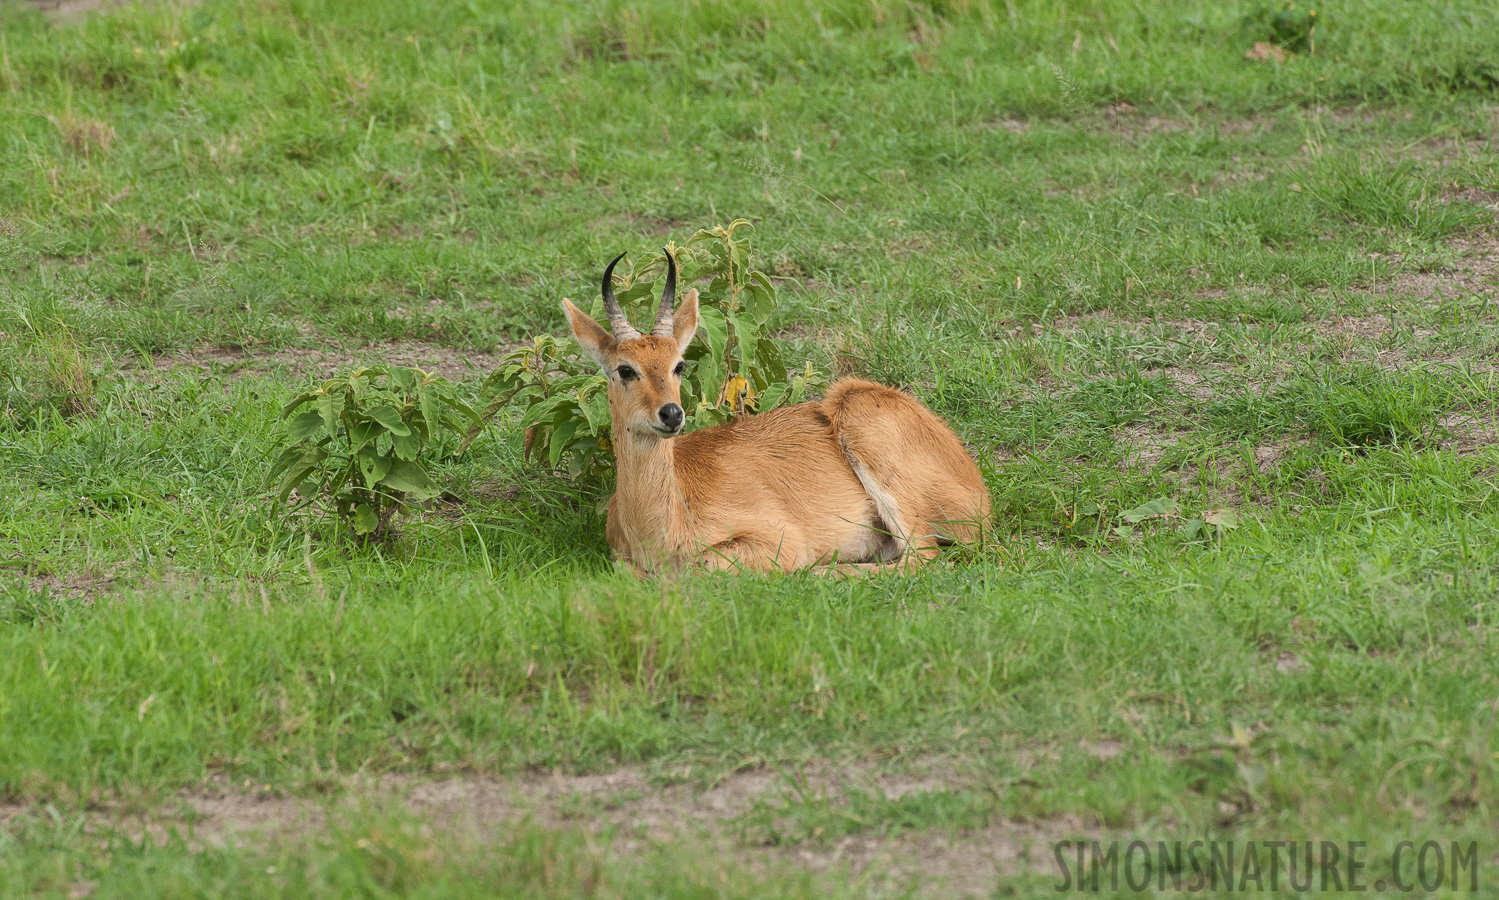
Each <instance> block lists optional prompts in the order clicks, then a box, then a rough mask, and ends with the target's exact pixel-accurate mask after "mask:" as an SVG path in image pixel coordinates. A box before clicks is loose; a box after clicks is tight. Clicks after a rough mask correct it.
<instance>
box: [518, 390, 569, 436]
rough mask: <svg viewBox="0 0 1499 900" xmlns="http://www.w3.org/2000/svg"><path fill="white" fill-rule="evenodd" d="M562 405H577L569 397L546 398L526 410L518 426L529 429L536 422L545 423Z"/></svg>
mask: <svg viewBox="0 0 1499 900" xmlns="http://www.w3.org/2000/svg"><path fill="white" fill-rule="evenodd" d="M562 404H568V405H570V406H576V405H577V404H576V403H575V401H574V400H573V398H571V397H559V396H555V395H554V396H551V397H548V398H546V399H545V400H542V401H541V402H540V403H536V404H534V405H533V406H532V407H531V408H530V409H528V410H526V415H525V417H524V418H522V419H521V422H520V426H521V427H522V428H530V427H531V426H532V425H535V424H537V423H538V422H545V421H546V420H548V419H550V418H551V417H552V414H553V413H555V412H556V411H557V407H558V406H561V405H562Z"/></svg>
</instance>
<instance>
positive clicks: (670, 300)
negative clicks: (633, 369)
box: [651, 247, 677, 337]
mask: <svg viewBox="0 0 1499 900" xmlns="http://www.w3.org/2000/svg"><path fill="white" fill-rule="evenodd" d="M661 252H662V253H665V254H666V290H665V291H662V292H661V309H660V310H658V311H657V312H656V324H655V326H654V327H653V328H651V334H659V335H661V336H662V337H671V336H672V334H671V315H672V312H673V311H674V310H675V309H676V307H677V261H676V260H675V259H673V258H672V255H671V251H670V250H668V249H667V248H665V247H662V248H661Z"/></svg>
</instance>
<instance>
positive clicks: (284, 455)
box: [265, 444, 307, 487]
mask: <svg viewBox="0 0 1499 900" xmlns="http://www.w3.org/2000/svg"><path fill="white" fill-rule="evenodd" d="M306 452H307V448H306V447H305V446H303V445H301V444H292V445H291V446H290V447H287V448H286V449H285V450H282V451H281V455H280V456H278V457H276V461H275V462H274V463H272V464H271V471H270V472H268V473H266V476H265V486H266V487H270V486H271V485H272V484H275V483H276V480H277V478H278V477H279V476H280V475H281V473H282V472H285V471H286V469H287V467H288V466H290V465H291V464H292V463H294V462H296V461H297V460H299V459H301V458H302V455H303V454H304V453H306Z"/></svg>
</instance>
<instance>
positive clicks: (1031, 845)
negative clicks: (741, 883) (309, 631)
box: [0, 740, 1123, 897]
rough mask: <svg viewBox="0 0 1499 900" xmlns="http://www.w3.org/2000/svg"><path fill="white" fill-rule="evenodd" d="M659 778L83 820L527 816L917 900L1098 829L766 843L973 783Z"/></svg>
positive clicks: (412, 781) (214, 795)
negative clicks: (809, 821)
mask: <svg viewBox="0 0 1499 900" xmlns="http://www.w3.org/2000/svg"><path fill="white" fill-rule="evenodd" d="M1080 746H1081V749H1082V750H1083V751H1084V752H1087V753H1089V754H1092V755H1094V756H1096V757H1098V758H1099V759H1110V758H1113V757H1115V756H1118V755H1119V754H1120V753H1122V752H1123V746H1122V745H1121V744H1120V743H1119V742H1117V741H1113V740H1102V741H1098V742H1090V743H1087V744H1084V745H1080ZM1055 755H1056V753H1055V751H1047V752H1037V753H1026V752H1021V753H1019V754H1017V756H1016V760H1017V762H1019V763H1020V764H1021V766H1022V768H1028V767H1029V766H1030V765H1031V764H1033V763H1034V762H1035V761H1036V760H1039V759H1043V758H1052V757H1054V756H1055ZM678 774H679V775H683V774H685V773H678ZM666 781H667V782H668V783H663V779H662V778H661V777H660V776H659V775H657V776H656V777H652V775H651V773H650V772H649V771H648V770H647V769H646V768H644V767H639V766H627V767H623V768H620V769H617V770H615V771H613V772H609V773H604V774H594V775H565V774H561V773H554V772H533V773H528V774H524V775H517V776H512V777H487V776H472V775H465V776H461V777H453V778H441V777H439V778H431V777H417V776H408V775H387V776H383V777H379V778H369V777H357V776H356V777H351V778H348V779H344V780H343V781H342V782H340V785H339V788H338V789H337V791H336V792H335V793H334V794H332V795H329V796H321V797H311V798H309V797H295V796H288V795H285V794H281V793H278V792H276V791H274V790H271V789H270V788H268V787H266V786H260V785H256V784H255V783H253V782H248V781H247V782H243V783H232V782H230V781H229V780H228V779H227V778H225V777H223V776H217V777H215V778H213V779H211V780H209V781H207V782H205V783H203V784H201V785H198V786H196V787H192V788H188V789H184V790H183V791H181V792H179V794H178V795H177V796H176V798H175V802H171V801H169V802H167V803H165V804H162V805H160V806H157V807H155V808H154V809H151V810H150V811H149V812H142V811H140V810H139V809H136V808H131V807H130V806H128V805H127V804H123V803H120V804H104V805H102V806H101V808H100V809H99V810H98V811H97V812H95V813H93V814H92V817H93V820H94V821H93V822H92V823H91V827H93V828H94V829H95V830H104V829H109V828H113V829H118V830H120V831H122V832H124V833H125V834H128V835H130V836H131V837H132V838H133V839H136V840H139V839H140V838H142V837H144V836H147V835H149V836H151V837H153V838H155V839H158V840H162V839H165V838H166V837H167V836H168V835H169V834H170V833H171V832H173V831H175V832H176V833H179V834H184V835H186V836H188V838H189V841H190V842H191V843H192V844H195V845H196V846H199V847H209V846H226V845H231V844H233V845H245V844H251V845H255V844H276V843H285V842H296V841H299V840H306V839H308V838H309V837H311V836H313V835H318V834H323V833H326V829H327V827H328V825H329V824H330V822H331V821H337V820H338V818H339V817H340V816H341V815H344V814H347V813H350V812H354V811H359V810H371V809H381V810H389V811H393V812H396V813H405V814H408V815H411V816H415V817H418V818H419V819H420V820H422V821H424V822H426V823H429V824H428V825H427V827H429V828H433V829H437V830H440V831H442V832H444V833H451V834H452V835H453V836H454V839H455V840H469V841H476V842H479V843H480V844H482V843H484V842H486V841H492V840H494V839H496V838H498V837H500V836H502V835H503V834H504V833H505V831H506V828H507V826H512V825H514V824H515V823H518V822H521V821H529V822H530V823H532V824H535V825H539V826H542V827H545V828H555V829H563V828H580V829H583V830H585V831H587V832H589V833H591V834H594V835H605V834H608V835H611V836H612V838H611V840H609V841H606V842H602V845H603V846H605V847H606V848H607V849H606V850H605V852H606V854H608V855H609V856H611V857H615V858H621V859H623V858H629V857H631V856H634V855H636V854H638V853H639V852H641V851H644V850H647V849H649V848H650V847H652V846H656V845H660V844H665V843H675V844H678V845H684V846H688V847H701V848H703V850H704V851H705V852H709V853H712V854H714V855H716V856H726V857H729V858H733V859H735V860H737V861H738V862H739V863H741V864H742V865H746V866H748V867H749V868H750V869H751V870H758V871H765V870H770V869H775V870H779V871H784V870H785V869H786V868H787V867H792V868H800V869H805V870H808V871H811V872H813V873H817V874H818V875H820V876H826V877H829V878H835V879H839V880H843V879H848V878H859V879H862V880H863V881H864V883H865V884H866V885H868V886H869V887H870V889H871V890H870V893H871V895H874V896H879V895H882V894H885V893H887V892H890V891H894V890H904V889H905V888H907V887H909V886H912V885H919V886H920V888H921V896H930V897H974V896H989V895H990V894H991V892H992V891H993V890H994V888H995V886H996V885H997V883H998V879H999V878H1000V877H1001V876H1002V875H1006V874H1018V873H1022V872H1043V871H1049V869H1048V868H1047V867H1048V866H1050V865H1051V860H1052V857H1051V852H1050V847H1051V844H1052V843H1053V842H1055V841H1057V840H1061V839H1062V838H1064V837H1066V836H1068V835H1073V834H1077V833H1081V832H1082V831H1083V830H1085V829H1089V828H1092V829H1095V830H1096V829H1097V828H1098V827H1099V823H1097V822H1090V821H1085V820H1084V819H1082V818H1080V817H1076V816H1068V817H1057V818H1051V819H1044V820H1036V821H996V822H992V823H991V824H989V825H988V826H986V827H983V828H978V829H970V830H965V831H959V832H944V831H902V830H897V831H893V832H886V831H883V830H881V829H877V828H876V829H869V830H867V831H863V832H860V833H857V834H852V835H847V836H843V837H839V838H837V839H835V840H816V841H806V842H801V843H793V844H787V845H773V844H769V843H767V842H766V841H765V839H764V838H763V837H757V836H755V835H754V834H753V833H751V832H749V831H746V830H745V829H744V828H742V827H741V825H740V820H741V819H742V817H744V816H745V815H746V814H747V813H749V812H751V811H752V810H755V809H756V808H757V806H761V807H763V806H769V807H771V808H772V809H774V808H778V807H780V806H781V805H782V804H783V803H784V802H785V801H786V800H787V799H788V798H790V797H792V796H793V784H794V786H795V790H796V792H799V794H800V795H805V796H828V797H830V798H833V799H837V798H840V797H842V796H845V792H847V791H848V790H850V789H853V788H857V789H860V790H865V791H877V792H879V793H880V794H883V795H884V796H885V797H886V798H888V799H892V800H893V799H897V798H899V797H901V796H904V795H906V794H910V793H913V792H923V791H937V790H943V789H960V788H962V787H965V786H968V785H970V784H972V783H973V782H974V779H973V778H972V776H970V775H968V774H966V773H965V772H964V771H963V769H962V768H961V766H958V765H955V764H954V763H953V762H952V761H950V760H946V759H930V760H917V761H915V762H912V763H910V764H908V765H907V766H905V767H903V768H902V769H900V770H899V771H895V770H890V769H886V768H881V767H878V766H875V765H872V764H869V763H865V762H860V761H852V762H845V763H841V764H834V763H829V762H821V761H819V762H815V763H811V764H809V765H807V766H805V767H803V768H802V769H801V770H799V771H797V772H788V773H784V774H783V773H779V772H775V771H770V770H765V769H754V770H748V771H741V772H733V773H728V774H726V775H724V776H723V777H720V778H717V779H710V780H707V781H706V782H705V781H704V780H702V779H694V780H691V781H687V780H681V781H676V782H675V783H670V782H671V779H669V778H668V779H666ZM35 814H36V812H35V810H33V809H32V808H30V807H28V806H24V805H21V804H14V803H13V804H5V803H0V828H3V827H5V826H7V825H10V824H12V823H13V821H14V820H16V819H17V818H18V817H21V816H26V815H35Z"/></svg>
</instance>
